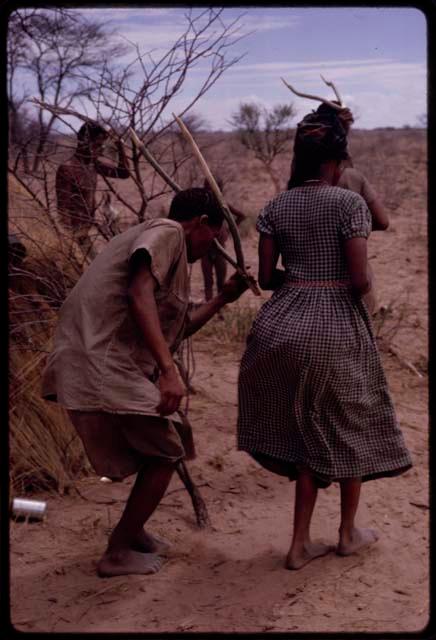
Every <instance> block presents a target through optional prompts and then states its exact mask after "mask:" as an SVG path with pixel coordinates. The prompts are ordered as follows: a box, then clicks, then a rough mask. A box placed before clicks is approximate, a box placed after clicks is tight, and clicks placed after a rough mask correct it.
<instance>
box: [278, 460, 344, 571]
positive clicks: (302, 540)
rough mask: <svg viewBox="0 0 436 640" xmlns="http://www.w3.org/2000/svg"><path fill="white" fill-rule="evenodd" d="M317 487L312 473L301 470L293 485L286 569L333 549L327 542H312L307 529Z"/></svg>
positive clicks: (301, 564) (305, 562) (298, 566)
mask: <svg viewBox="0 0 436 640" xmlns="http://www.w3.org/2000/svg"><path fill="white" fill-rule="evenodd" d="M317 494H318V488H317V486H316V484H315V481H314V479H313V475H312V474H311V473H309V472H308V471H302V472H301V473H300V474H299V475H298V478H297V484H296V487H295V513H294V533H293V538H292V543H291V547H290V549H289V552H288V555H287V557H286V568H287V569H300V568H301V567H303V566H304V565H305V564H307V563H308V562H310V561H311V560H314V559H315V558H318V557H320V556H324V555H325V554H327V553H329V552H330V551H333V549H334V547H333V546H331V545H327V544H321V543H314V542H312V541H311V539H310V534H309V529H310V521H311V519H312V513H313V509H314V507H315V502H316V498H317Z"/></svg>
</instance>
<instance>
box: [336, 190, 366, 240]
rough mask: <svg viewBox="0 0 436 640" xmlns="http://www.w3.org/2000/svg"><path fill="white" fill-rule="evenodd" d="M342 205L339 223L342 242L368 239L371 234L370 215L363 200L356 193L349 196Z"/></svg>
mask: <svg viewBox="0 0 436 640" xmlns="http://www.w3.org/2000/svg"><path fill="white" fill-rule="evenodd" d="M350 196H352V197H350ZM344 205H345V206H344V211H343V215H342V217H341V222H340V233H341V236H342V238H343V240H349V239H350V238H359V237H363V238H368V236H369V234H370V233H371V214H370V212H369V209H368V207H367V206H366V203H365V201H364V199H363V198H362V197H361V196H359V195H358V194H356V193H353V194H349V197H347V199H346V201H345V203H344Z"/></svg>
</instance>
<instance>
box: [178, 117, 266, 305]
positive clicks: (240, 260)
mask: <svg viewBox="0 0 436 640" xmlns="http://www.w3.org/2000/svg"><path fill="white" fill-rule="evenodd" d="M173 117H174V118H175V120H176V122H177V124H178V125H179V127H180V129H181V131H182V133H183V135H184V136H185V138H186V140H187V141H188V142H189V144H190V145H191V147H192V150H193V152H194V155H195V156H196V158H197V159H198V161H199V162H200V164H201V167H202V169H203V172H204V174H205V176H206V179H207V181H208V183H209V185H210V187H211V189H212V191H213V192H214V194H215V196H216V198H217V200H218V202H219V204H220V207H221V209H222V211H223V213H224V217H225V219H226V221H227V224H228V225H229V229H230V233H231V234H232V238H233V243H234V246H235V254H236V262H237V265H238V267H239V269H240V272H239V273H242V275H244V277H245V278H246V279H247V283H248V286H249V287H250V289H251V290H252V291H253V293H254V294H255V295H257V296H260V291H259V288H258V286H257V284H256V281H255V279H254V278H253V276H250V274H249V273H248V272H247V271H246V269H245V261H244V254H243V252H242V243H241V238H240V236H239V231H238V227H237V224H236V222H235V219H234V218H233V216H232V214H231V212H230V209H229V208H228V206H227V204H226V202H225V200H224V196H223V194H222V193H221V190H220V188H219V186H218V184H217V182H216V180H215V178H214V177H213V175H212V172H211V170H210V169H209V167H208V165H207V162H206V160H205V159H204V157H203V154H202V153H201V151H200V149H199V148H198V145H197V143H196V142H195V140H194V138H193V137H192V135H191V133H190V132H189V130H188V128H187V127H186V125H185V124H184V122H183V121H182V119H181V118H179V117H178V116H176V115H175V114H174V113H173ZM215 246H216V245H215ZM221 249H222V247H221ZM221 254H222V255H223V256H224V257H226V256H225V255H224V253H223V252H222V251H221ZM227 256H228V254H227Z"/></svg>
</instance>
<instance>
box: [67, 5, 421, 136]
mask: <svg viewBox="0 0 436 640" xmlns="http://www.w3.org/2000/svg"><path fill="white" fill-rule="evenodd" d="M78 11H80V12H82V13H85V14H86V15H89V17H92V18H93V19H100V18H101V19H102V20H105V21H107V20H109V21H110V25H111V26H112V27H113V28H115V29H116V31H117V33H118V34H119V35H120V36H121V37H124V38H127V39H128V40H129V41H130V42H134V43H137V44H138V46H139V48H140V50H141V51H142V52H146V51H150V50H153V55H158V54H159V52H160V53H162V52H163V51H166V50H168V48H169V47H170V46H171V44H172V43H173V42H174V41H175V39H176V38H177V36H178V35H180V33H181V32H182V31H183V28H184V25H185V24H186V22H185V18H184V17H183V15H184V13H186V8H183V7H177V8H171V7H165V6H162V5H161V7H160V8H159V7H156V8H153V7H140V6H138V7H136V8H135V7H132V8H127V7H126V6H124V5H123V6H121V7H119V8H117V7H115V6H113V7H110V6H109V7H108V8H107V9H102V8H100V7H99V8H94V9H88V10H85V9H80V10H79V9H78ZM194 11H201V9H200V8H199V7H197V8H195V9H194ZM237 16H242V17H241V18H240V20H239V27H238V35H244V37H243V38H242V39H241V40H240V41H239V42H238V43H236V44H235V45H234V46H233V47H232V48H231V50H230V51H229V55H232V56H233V55H242V54H245V55H244V57H243V59H242V60H241V61H240V62H238V63H237V64H236V65H235V66H233V67H231V68H230V69H229V70H227V71H226V72H225V73H224V75H223V76H222V77H221V78H220V79H219V80H218V82H217V84H216V85H215V86H214V87H212V89H211V90H210V91H209V92H208V93H207V94H206V95H205V96H204V97H203V98H202V99H201V100H200V102H198V103H197V104H196V105H195V108H194V109H193V110H194V111H195V112H196V113H198V114H199V115H201V116H202V117H203V118H204V119H205V120H206V121H207V123H208V124H209V125H210V127H211V128H212V129H228V128H229V124H228V120H229V118H230V116H231V114H232V113H233V112H234V111H235V110H236V109H237V108H238V105H239V104H240V103H241V102H250V101H256V102H259V103H262V104H263V105H264V106H265V107H268V108H270V107H272V106H274V105H275V104H278V103H289V102H290V101H291V102H293V104H294V106H295V107H296V108H297V112H298V116H302V115H303V114H304V113H306V112H307V111H310V110H311V109H313V108H315V107H316V104H317V103H315V102H312V101H309V100H307V99H303V98H298V97H296V96H294V95H293V94H291V93H290V92H289V90H288V89H287V88H286V87H285V86H284V85H283V83H282V82H281V80H280V76H283V77H284V78H285V79H286V80H287V81H288V82H290V83H291V84H293V85H295V87H296V88H298V89H299V90H301V91H305V92H309V93H315V94H318V95H322V96H325V97H331V98H333V97H334V96H333V94H332V92H331V89H329V88H328V87H326V86H325V85H324V84H323V82H322V80H321V78H320V75H319V74H320V73H322V74H323V75H324V76H325V77H326V78H327V79H329V80H333V81H334V82H335V84H336V85H337V87H338V89H339V91H340V93H341V95H342V97H343V100H344V102H345V103H346V104H347V106H350V108H352V109H354V111H355V112H356V115H357V116H358V118H357V120H356V125H355V126H356V127H360V128H373V127H383V126H395V127H402V126H404V125H411V126H414V125H416V124H417V119H418V117H419V116H420V115H421V114H424V113H426V109H427V104H426V101H427V95H426V94H427V59H426V46H427V37H426V28H427V27H426V20H425V16H424V14H422V13H421V12H420V11H419V10H418V9H414V8H376V7H375V8H368V7H366V8H357V7H355V8H330V7H325V8H316V9H315V8H302V7H292V6H277V7H273V6H268V7H266V6H264V7H246V6H243V7H239V8H238V7H237V6H231V7H226V8H225V9H224V12H223V20H224V22H225V23H230V22H231V21H232V20H234V19H235V18H236V17H237ZM126 62H127V59H126ZM206 66H207V65H206V63H205V62H204V63H203V62H202V63H201V64H199V65H198V66H197V67H196V68H195V69H194V70H193V72H192V74H191V75H190V76H188V79H187V82H186V84H185V85H184V87H183V90H182V91H181V93H180V94H179V95H178V96H177V97H176V99H175V100H174V102H173V103H172V105H171V108H170V111H175V112H176V113H177V112H179V111H181V109H182V108H183V107H184V106H185V105H186V104H187V103H188V100H189V97H190V96H191V95H193V93H194V92H195V88H196V86H198V82H199V80H200V79H201V77H202V74H204V73H205V68H206ZM138 81H139V79H138ZM170 111H169V112H168V114H167V117H168V118H169V117H170V116H171V113H170ZM298 116H297V118H296V120H295V122H296V121H297V119H298Z"/></svg>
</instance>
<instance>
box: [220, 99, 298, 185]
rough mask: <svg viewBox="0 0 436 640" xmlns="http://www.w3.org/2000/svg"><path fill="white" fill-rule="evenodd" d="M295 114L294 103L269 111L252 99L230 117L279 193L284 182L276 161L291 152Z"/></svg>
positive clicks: (245, 144)
mask: <svg viewBox="0 0 436 640" xmlns="http://www.w3.org/2000/svg"><path fill="white" fill-rule="evenodd" d="M295 115H296V111H295V109H294V107H293V105H292V104H283V105H281V104H279V105H275V106H274V107H273V108H272V109H270V110H268V109H267V108H265V107H263V106H262V105H260V104H258V103H255V102H251V103H242V104H241V105H240V106H239V109H238V111H236V112H235V113H234V114H233V115H232V117H231V120H230V124H231V126H232V127H233V128H234V129H235V130H236V131H237V132H238V135H239V139H240V141H241V142H242V144H243V145H244V147H246V148H247V149H250V150H251V151H252V152H253V153H254V156H255V157H256V158H257V159H258V160H259V161H260V162H261V163H262V164H263V166H264V167H265V169H266V171H267V172H268V175H269V176H270V178H271V181H272V182H273V184H274V187H275V190H276V192H277V193H279V191H280V189H281V185H280V180H279V178H278V176H277V174H276V173H275V171H274V169H273V161H274V158H276V157H277V156H278V155H279V154H281V153H288V151H289V149H288V142H289V141H290V140H292V138H293V131H292V130H291V129H290V128H289V121H290V120H291V118H293V117H294V116H295Z"/></svg>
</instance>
